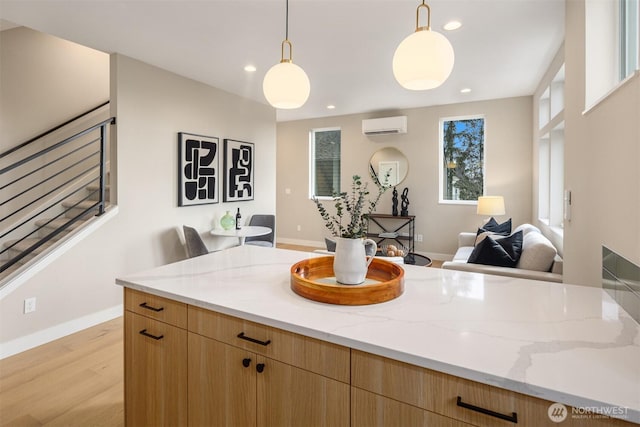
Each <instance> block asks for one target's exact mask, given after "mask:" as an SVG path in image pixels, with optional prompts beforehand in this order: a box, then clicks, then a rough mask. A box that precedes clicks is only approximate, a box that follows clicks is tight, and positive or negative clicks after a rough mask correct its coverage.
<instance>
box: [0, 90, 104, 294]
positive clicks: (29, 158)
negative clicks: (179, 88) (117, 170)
mask: <svg viewBox="0 0 640 427" xmlns="http://www.w3.org/2000/svg"><path fill="white" fill-rule="evenodd" d="M105 107H106V108H105ZM96 112H98V113H97V114H96ZM105 112H107V113H108V102H107V103H104V104H101V105H100V106H98V107H96V108H94V109H91V110H89V111H87V112H85V113H83V114H81V115H79V116H76V117H74V118H73V119H71V120H69V121H67V122H65V123H63V124H61V125H59V126H56V127H55V128H53V129H51V130H49V131H47V132H45V133H43V134H40V135H38V136H37V137H35V138H32V139H30V140H29V141H27V142H25V143H23V144H20V145H18V146H16V147H14V148H12V149H10V150H7V151H5V152H3V153H0V183H1V184H0V289H2V287H3V286H5V285H7V284H8V283H10V282H11V281H12V280H13V279H14V278H16V277H18V276H19V275H21V274H22V273H23V272H24V271H26V270H27V269H28V268H30V267H31V266H33V265H35V264H37V263H38V262H40V261H41V260H42V259H43V258H44V257H45V255H46V254H49V253H51V252H52V251H55V250H59V249H60V247H61V244H62V242H64V241H66V240H68V239H69V238H70V236H72V235H74V234H75V233H77V232H78V231H79V230H81V229H82V228H83V227H84V226H85V224H87V223H88V222H91V221H92V220H93V219H94V218H95V217H96V216H100V215H102V214H103V213H104V212H105V209H106V208H107V206H108V201H109V200H110V188H109V185H108V184H107V182H108V179H109V174H108V167H109V164H108V162H107V157H108V156H107V151H108V144H107V142H108V139H109V135H110V132H109V128H110V125H113V124H115V118H113V117H111V118H109V119H106V120H102V121H100V122H98V123H95V120H96V116H100V115H104V113H105ZM87 120H89V122H91V123H92V124H91V125H89V126H88V127H85V126H87V124H86V123H87ZM79 126H80V127H79ZM78 129H80V130H78Z"/></svg>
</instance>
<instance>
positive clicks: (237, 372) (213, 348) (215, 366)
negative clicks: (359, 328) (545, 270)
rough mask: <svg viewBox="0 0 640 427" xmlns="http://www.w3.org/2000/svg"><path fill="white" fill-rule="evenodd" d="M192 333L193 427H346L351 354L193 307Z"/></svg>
mask: <svg viewBox="0 0 640 427" xmlns="http://www.w3.org/2000/svg"><path fill="white" fill-rule="evenodd" d="M189 328H190V330H191V331H192V332H190V333H189V350H188V353H189V425H190V426H201V425H238V426H239V425H242V426H252V425H257V426H274V427H275V426H300V425H304V426H327V427H328V426H348V425H349V409H350V403H349V357H350V352H349V349H348V348H344V347H340V346H336V345H333V344H329V343H323V342H321V341H318V340H314V339H312V338H307V337H303V336H300V335H297V334H292V333H289V332H285V331H282V330H279V329H276V328H270V327H268V326H264V325H260V324H257V323H253V322H249V321H245V320H242V319H238V318H234V317H231V316H225V315H222V314H218V313H214V312H210V311H208V310H202V309H199V308H197V307H189ZM196 332H197V333H196ZM213 338H215V339H213ZM266 355H269V356H271V357H266ZM336 378H337V379H336ZM221 385H224V386H221Z"/></svg>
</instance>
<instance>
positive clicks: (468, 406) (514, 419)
mask: <svg viewBox="0 0 640 427" xmlns="http://www.w3.org/2000/svg"><path fill="white" fill-rule="evenodd" d="M456 404H457V405H458V406H461V407H463V408H466V409H471V410H472V411H476V412H480V413H481V414H485V415H490V416H492V417H496V418H500V419H501V420H506V421H511V422H512V423H514V424H518V414H517V413H515V412H512V413H511V415H505V414H501V413H499V412H494V411H492V410H490V409H485V408H481V407H480V406H475V405H472V404H470V403H465V402H463V401H462V397H460V396H458V402H457V403H456Z"/></svg>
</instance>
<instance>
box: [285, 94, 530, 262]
mask: <svg viewBox="0 0 640 427" xmlns="http://www.w3.org/2000/svg"><path fill="white" fill-rule="evenodd" d="M478 114H483V115H484V116H485V119H486V121H485V125H486V129H485V139H486V144H485V155H486V159H485V162H486V163H485V164H486V175H485V188H486V194H490V195H503V196H504V197H505V204H506V209H507V215H506V216H505V217H504V218H502V219H507V218H509V217H512V218H513V221H514V223H515V224H518V223H522V222H530V221H531V210H532V208H531V199H532V190H531V188H532V182H531V175H532V171H531V168H532V148H531V144H532V142H531V139H532V99H531V97H528V96H527V97H519V98H508V99H499V100H492V101H482V102H471V103H464V104H454V105H443V106H436V107H426V108H414V109H407V110H399V111H391V112H387V113H386V114H385V113H378V114H354V115H347V116H337V117H328V118H321V119H312V120H300V121H291V122H281V123H278V159H277V162H278V179H277V203H278V205H277V211H278V225H277V227H278V236H279V239H280V241H290V242H299V243H311V244H314V243H315V244H321V242H322V240H323V236H325V235H328V234H327V231H326V230H325V228H324V224H323V222H322V220H321V218H320V215H319V214H318V212H317V209H316V207H315V205H314V203H313V202H312V201H311V200H309V191H308V188H309V131H310V130H311V129H313V128H323V127H340V128H341V129H342V147H341V149H342V154H341V156H342V165H341V168H342V170H341V174H342V188H343V189H346V188H348V186H349V185H350V183H351V176H352V175H354V174H359V175H361V176H363V177H367V180H369V178H368V176H369V175H368V171H367V168H368V164H369V159H370V158H371V156H372V155H373V153H374V152H375V151H376V150H378V149H380V148H383V147H388V146H391V147H396V148H397V149H399V150H400V151H401V152H403V153H404V154H405V156H407V157H408V159H409V173H408V177H407V179H406V180H405V181H404V182H402V183H401V184H400V185H399V186H398V192H399V193H401V192H402V189H403V188H404V187H409V200H410V205H409V214H410V215H416V233H417V234H422V235H423V236H424V240H423V242H416V251H417V252H422V253H425V254H428V255H431V256H434V257H436V259H443V258H446V257H450V256H451V255H452V254H453V253H454V252H455V250H456V248H457V235H458V233H459V232H460V231H475V230H476V229H477V227H478V225H479V224H480V223H481V220H482V218H480V217H478V216H477V215H476V207H475V205H473V206H469V205H467V206H463V205H451V204H439V203H438V138H439V133H438V132H439V130H438V127H439V120H440V118H443V117H456V116H467V115H478ZM395 115H406V116H407V117H408V133H407V134H404V135H389V136H375V137H367V136H364V135H362V130H361V129H362V127H361V122H362V119H368V118H374V117H386V116H395ZM369 181H370V180H369ZM370 188H375V187H374V186H373V184H372V183H370ZM287 189H289V190H290V193H289V194H287V193H286V190H287ZM377 211H378V212H379V213H391V192H390V191H389V192H388V193H387V194H385V195H383V199H382V202H381V203H380V204H379V207H378V210H377ZM298 225H299V226H300V228H301V230H300V231H298V230H297V226H298Z"/></svg>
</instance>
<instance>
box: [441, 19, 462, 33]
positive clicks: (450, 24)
mask: <svg viewBox="0 0 640 427" xmlns="http://www.w3.org/2000/svg"><path fill="white" fill-rule="evenodd" d="M460 27H462V23H461V22H460V21H449V22H447V23H446V24H444V27H442V28H444V29H445V30H447V31H453V30H457V29H458V28H460Z"/></svg>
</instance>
